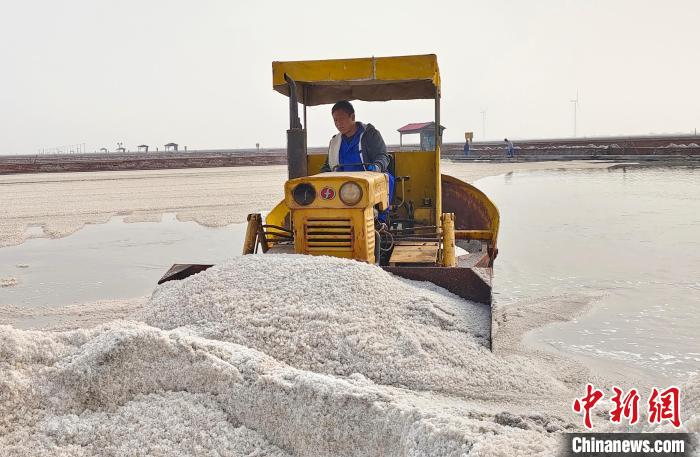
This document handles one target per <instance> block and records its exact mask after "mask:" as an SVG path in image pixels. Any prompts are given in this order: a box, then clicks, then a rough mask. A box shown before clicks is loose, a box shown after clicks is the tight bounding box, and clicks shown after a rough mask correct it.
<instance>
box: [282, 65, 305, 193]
mask: <svg viewBox="0 0 700 457" xmlns="http://www.w3.org/2000/svg"><path fill="white" fill-rule="evenodd" d="M284 80H285V81H287V84H288V85H289V130H287V172H288V176H289V179H294V178H300V177H302V176H308V175H309V170H308V166H307V163H306V131H305V130H304V129H303V128H302V126H301V120H299V102H298V100H297V85H296V82H294V80H293V79H292V78H291V77H290V76H289V75H288V74H286V73H285V74H284Z"/></svg>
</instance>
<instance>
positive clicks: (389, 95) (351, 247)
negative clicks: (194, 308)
mask: <svg viewBox="0 0 700 457" xmlns="http://www.w3.org/2000/svg"><path fill="white" fill-rule="evenodd" d="M272 79H273V82H272V84H273V88H274V90H276V91H277V92H280V93H282V94H284V95H286V96H288V97H289V107H290V109H289V112H290V128H289V130H288V131H287V163H288V174H289V180H288V181H287V182H286V184H285V187H284V194H285V198H284V200H283V201H281V202H280V203H279V204H278V205H277V206H275V208H273V209H272V210H271V211H270V212H269V213H268V214H267V215H266V216H265V217H264V218H263V216H262V215H261V214H257V213H256V214H250V215H249V216H248V227H247V232H246V237H245V241H244V246H243V254H253V253H257V252H259V251H262V252H263V253H296V254H307V255H328V256H335V257H344V258H349V259H354V260H357V261H361V262H367V263H371V264H376V265H378V267H380V268H383V269H384V270H386V271H388V272H391V273H393V274H396V275H398V276H401V277H404V278H408V279H414V280H419V281H430V282H432V283H434V284H436V285H438V286H441V287H443V288H445V289H447V290H449V291H451V292H452V293H454V294H456V295H459V296H460V297H463V298H465V299H468V300H472V301H475V302H479V303H483V304H484V305H485V306H489V307H490V306H491V278H492V267H493V262H494V259H495V258H496V255H497V253H498V249H497V247H496V241H497V238H498V225H499V214H498V210H497V209H496V207H495V205H494V204H493V203H492V202H491V201H490V200H489V199H488V197H487V196H486V195H484V194H483V193H482V192H481V191H479V190H478V189H476V188H475V187H473V186H471V185H469V184H467V183H465V182H462V181H460V180H458V179H455V178H453V177H450V176H446V175H441V173H440V145H441V135H442V131H441V129H440V72H439V70H438V65H437V57H436V56H435V55H432V54H430V55H417V56H400V57H370V58H361V59H337V60H313V61H295V62H273V63H272ZM413 99H432V100H434V102H435V122H434V124H435V139H436V141H435V149H434V150H431V151H424V150H416V151H404V150H401V151H395V152H390V155H391V158H392V161H391V165H390V172H391V174H392V175H393V176H394V178H395V192H394V194H395V195H394V198H393V201H389V195H390V193H389V178H388V176H387V175H386V174H384V173H378V172H372V171H357V172H327V173H319V172H320V170H321V167H322V165H323V163H324V161H325V159H326V155H325V154H308V152H307V146H306V107H307V106H316V105H324V104H332V103H335V102H338V101H341V100H348V101H350V100H363V101H389V100H413ZM299 103H301V104H302V106H303V123H302V121H301V120H300V118H299V108H298V106H299ZM380 213H381V214H387V216H386V217H385V218H383V220H382V222H379V221H378V220H377V214H380ZM210 266H211V265H191V264H190V265H174V266H173V267H172V268H171V269H170V270H169V271H168V272H167V273H166V274H165V276H163V278H161V280H160V281H159V284H160V283H162V282H165V281H169V280H173V279H182V278H185V277H187V276H190V275H192V274H195V273H198V272H200V271H203V270H205V269H207V268H209V267H210Z"/></svg>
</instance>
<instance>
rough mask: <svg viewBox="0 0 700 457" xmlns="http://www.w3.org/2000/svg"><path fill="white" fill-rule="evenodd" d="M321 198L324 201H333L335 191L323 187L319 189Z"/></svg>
mask: <svg viewBox="0 0 700 457" xmlns="http://www.w3.org/2000/svg"><path fill="white" fill-rule="evenodd" d="M321 198H322V199H324V200H333V199H334V198H335V191H334V190H333V189H331V188H330V187H324V188H323V189H321Z"/></svg>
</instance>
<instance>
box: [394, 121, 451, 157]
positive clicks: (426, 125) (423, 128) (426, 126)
mask: <svg viewBox="0 0 700 457" xmlns="http://www.w3.org/2000/svg"><path fill="white" fill-rule="evenodd" d="M444 131H445V127H443V126H442V125H441V126H440V136H442V132H444ZM398 132H399V145H400V147H401V148H403V136H404V135H410V134H413V133H418V134H419V135H420V149H421V151H433V150H435V122H413V123H411V124H406V125H404V126H403V127H401V128H400V129H398Z"/></svg>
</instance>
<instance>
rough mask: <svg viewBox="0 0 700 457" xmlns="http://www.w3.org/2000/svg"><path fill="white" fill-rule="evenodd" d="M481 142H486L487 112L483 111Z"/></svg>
mask: <svg viewBox="0 0 700 457" xmlns="http://www.w3.org/2000/svg"><path fill="white" fill-rule="evenodd" d="M481 136H482V140H481V141H486V110H485V109H482V110H481Z"/></svg>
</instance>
